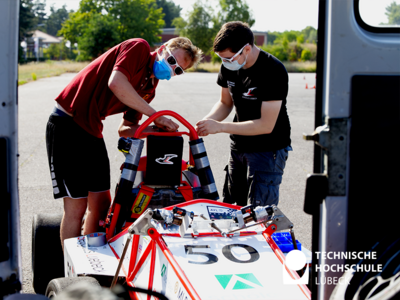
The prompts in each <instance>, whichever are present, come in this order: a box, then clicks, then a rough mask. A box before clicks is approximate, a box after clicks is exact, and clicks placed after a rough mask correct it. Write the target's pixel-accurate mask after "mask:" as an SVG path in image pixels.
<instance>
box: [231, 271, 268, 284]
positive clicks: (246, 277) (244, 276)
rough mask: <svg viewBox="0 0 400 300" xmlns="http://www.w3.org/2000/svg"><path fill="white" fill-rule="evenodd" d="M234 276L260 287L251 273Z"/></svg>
mask: <svg viewBox="0 0 400 300" xmlns="http://www.w3.org/2000/svg"><path fill="white" fill-rule="evenodd" d="M236 276H239V277H241V278H243V279H246V280H248V281H250V282H252V283H255V284H257V285H259V286H262V284H261V283H260V282H259V281H258V279H257V278H256V276H254V274H253V273H247V274H236Z"/></svg>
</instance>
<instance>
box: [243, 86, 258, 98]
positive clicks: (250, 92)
mask: <svg viewBox="0 0 400 300" xmlns="http://www.w3.org/2000/svg"><path fill="white" fill-rule="evenodd" d="M255 89H256V87H254V88H250V89H249V90H248V91H247V93H243V96H247V97H254V96H255V95H253V94H252V92H253V90H255Z"/></svg>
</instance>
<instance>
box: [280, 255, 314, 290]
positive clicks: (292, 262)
mask: <svg viewBox="0 0 400 300" xmlns="http://www.w3.org/2000/svg"><path fill="white" fill-rule="evenodd" d="M306 263H307V259H306V255H305V254H304V253H303V252H301V251H300V250H292V251H290V252H289V253H288V254H287V255H286V268H288V269H289V270H291V271H294V272H292V273H296V272H295V271H299V270H301V269H303V268H304V266H306V269H305V271H304V274H303V276H301V277H300V278H299V279H293V278H292V276H290V274H289V272H288V270H286V269H285V264H283V265H282V271H283V272H282V276H283V283H284V284H307V283H308V277H309V274H308V273H309V272H308V265H306Z"/></svg>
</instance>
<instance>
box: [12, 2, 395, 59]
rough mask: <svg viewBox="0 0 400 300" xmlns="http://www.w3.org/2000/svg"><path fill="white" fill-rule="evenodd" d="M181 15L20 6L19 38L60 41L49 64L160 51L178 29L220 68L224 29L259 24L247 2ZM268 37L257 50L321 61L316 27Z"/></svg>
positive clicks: (159, 6)
mask: <svg viewBox="0 0 400 300" xmlns="http://www.w3.org/2000/svg"><path fill="white" fill-rule="evenodd" d="M181 10H182V8H181V7H180V6H179V5H175V3H174V2H173V0H81V1H80V5H79V9H78V10H77V11H72V10H71V11H68V10H67V9H66V6H65V5H64V6H62V7H61V8H58V9H56V8H55V7H54V6H51V7H50V13H49V14H47V13H46V0H21V1H20V32H19V36H20V41H23V40H25V39H27V38H29V37H30V36H31V35H32V31H33V30H35V29H38V30H41V31H44V32H46V33H48V34H50V35H53V36H61V37H62V38H63V39H62V42H61V43H60V44H54V45H51V46H50V47H49V48H48V49H45V55H46V56H47V58H50V59H55V58H59V59H76V60H81V61H83V60H92V59H94V58H96V57H98V56H99V55H101V54H102V53H104V52H105V51H107V50H108V49H109V48H111V47H113V46H114V45H116V44H118V43H120V42H122V41H124V40H126V39H129V38H133V37H140V38H143V39H145V40H147V41H148V42H149V44H150V45H152V46H154V45H157V44H158V43H160V41H161V37H160V35H161V32H162V31H161V29H162V28H169V27H175V28H176V29H177V30H176V32H177V33H179V35H181V36H186V37H188V38H190V39H191V40H192V42H193V43H194V44H195V45H196V46H198V47H199V48H200V49H202V50H203V52H204V53H206V54H208V55H210V56H211V57H212V61H213V62H217V61H219V58H218V56H216V55H215V54H214V53H213V52H212V44H213V40H214V37H215V35H216V34H217V32H218V31H219V29H220V28H221V26H222V24H224V23H226V22H229V21H243V22H246V23H248V24H249V25H250V27H251V26H253V25H254V23H255V21H256V20H255V19H254V17H253V14H252V11H251V10H250V8H249V5H248V4H247V3H246V1H245V0H219V3H218V7H211V6H210V5H209V4H208V3H207V1H201V0H198V1H196V2H195V3H194V5H193V7H192V9H191V10H190V11H189V12H188V13H187V14H186V15H185V16H181ZM386 15H387V17H388V20H389V24H400V5H398V4H396V3H395V2H393V3H392V4H391V5H390V6H388V7H387V8H386ZM267 36H268V43H267V45H258V46H260V47H261V48H262V49H264V50H265V51H267V52H269V53H271V54H272V55H274V56H276V57H277V58H278V59H280V60H281V61H307V60H315V59H316V47H317V30H316V29H315V28H313V27H311V26H308V27H306V28H305V29H303V30H301V31H294V30H291V31H285V32H270V31H268V33H267ZM66 41H69V42H70V46H69V47H67V46H66ZM20 53H22V52H21V51H20ZM20 59H21V60H22V56H20Z"/></svg>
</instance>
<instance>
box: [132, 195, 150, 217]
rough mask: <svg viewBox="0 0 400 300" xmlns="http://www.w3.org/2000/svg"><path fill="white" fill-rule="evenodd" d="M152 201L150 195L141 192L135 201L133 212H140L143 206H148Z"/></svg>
mask: <svg viewBox="0 0 400 300" xmlns="http://www.w3.org/2000/svg"><path fill="white" fill-rule="evenodd" d="M149 201H150V197H149V196H148V195H146V194H144V193H142V192H140V193H139V196H138V197H137V198H136V201H135V203H134V204H133V207H132V212H133V213H136V214H139V213H140V212H141V211H142V209H143V207H147V203H148V202H149Z"/></svg>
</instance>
